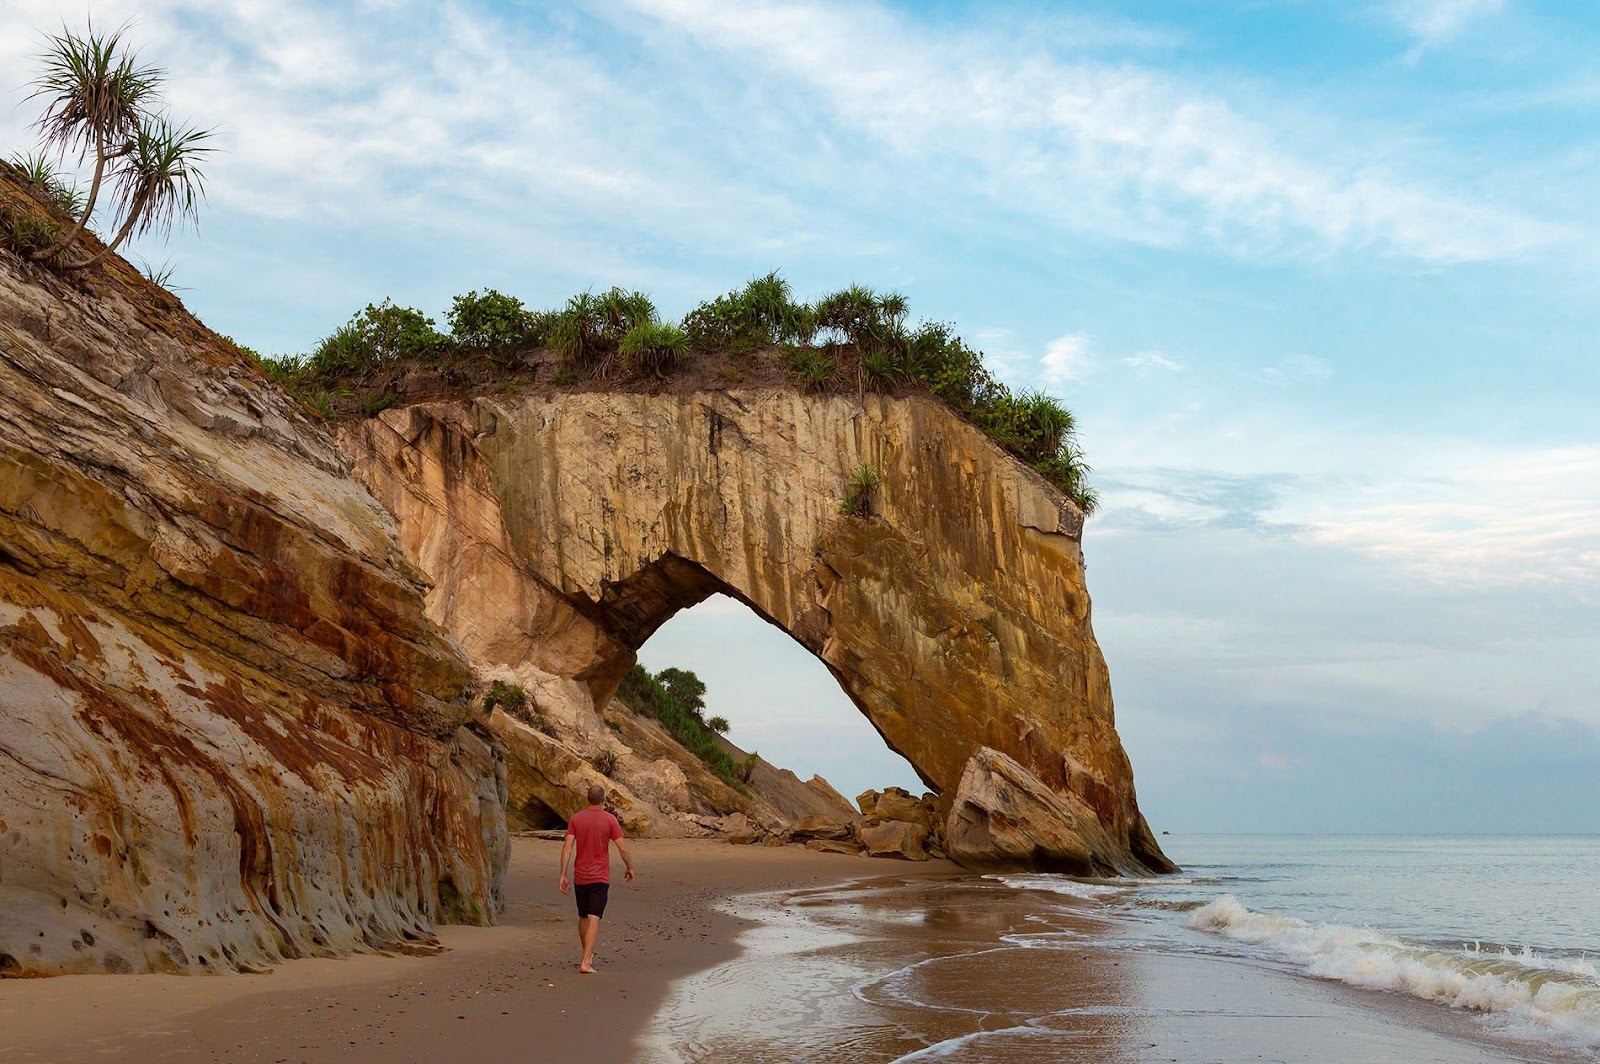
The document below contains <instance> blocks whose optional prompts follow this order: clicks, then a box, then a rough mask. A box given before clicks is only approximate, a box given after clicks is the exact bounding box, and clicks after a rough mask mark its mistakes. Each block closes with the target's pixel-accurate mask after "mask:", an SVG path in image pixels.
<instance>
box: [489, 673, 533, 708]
mask: <svg viewBox="0 0 1600 1064" xmlns="http://www.w3.org/2000/svg"><path fill="white" fill-rule="evenodd" d="M497 708H498V709H500V710H503V711H504V712H506V713H509V714H510V715H511V716H514V717H520V716H522V715H523V714H524V713H526V712H527V711H528V691H527V688H525V687H523V686H522V685H521V684H519V683H506V682H505V681H504V680H495V681H494V682H493V683H491V684H490V685H489V689H488V690H487V691H485V692H484V694H483V713H484V716H488V715H489V714H490V713H493V712H494V711H495V709H497Z"/></svg>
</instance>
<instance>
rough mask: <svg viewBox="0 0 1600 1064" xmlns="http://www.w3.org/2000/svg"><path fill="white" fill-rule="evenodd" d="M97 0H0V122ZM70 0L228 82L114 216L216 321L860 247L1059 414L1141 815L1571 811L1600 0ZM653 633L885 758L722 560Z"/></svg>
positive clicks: (1590, 660) (1513, 817) (1552, 814)
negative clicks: (925, 0)
mask: <svg viewBox="0 0 1600 1064" xmlns="http://www.w3.org/2000/svg"><path fill="white" fill-rule="evenodd" d="M89 10H90V9H87V8H83V7H81V6H78V5H74V4H70V3H68V4H61V3H40V2H34V0H0V74H3V75H4V76H3V77H0V144H4V145H7V146H16V147H25V146H26V145H27V144H28V142H29V136H28V132H27V124H28V122H29V121H30V120H31V119H32V117H33V116H34V113H35V111H34V109H33V106H32V105H30V104H28V103H27V102H26V101H25V100H24V96H25V92H24V91H23V89H22V84H23V83H24V82H25V81H26V80H27V78H28V77H29V76H30V74H31V70H32V67H31V64H30V63H29V61H28V55H29V53H30V52H31V51H33V50H34V49H35V48H36V46H37V42H38V39H39V34H40V33H41V32H42V31H44V30H46V29H51V28H54V27H56V26H58V25H59V24H60V23H61V20H62V19H63V18H65V19H66V20H67V21H68V22H69V24H72V25H81V22H82V19H83V17H84V15H85V14H86V13H87V12H88V11H89ZM92 12H93V14H94V16H95V18H96V19H97V20H98V21H100V22H101V24H103V25H112V24H116V23H120V22H121V21H123V20H125V19H129V18H132V19H134V20H135V21H134V29H133V35H134V37H135V38H136V39H137V40H138V41H139V42H141V44H142V46H143V48H144V50H145V53H146V55H147V57H148V58H150V59H152V60H155V61H158V62H160V63H162V64H163V65H165V66H166V67H167V68H168V70H169V71H170V73H171V77H172V83H171V87H170V90H171V91H170V93H169V95H170V97H171V99H172V102H173V106H174V108H175V110H176V112H177V113H178V114H179V115H180V116H182V117H184V118H187V119H191V120H193V121H196V122H199V123H202V124H207V125H215V126H218V127H220V128H222V129H223V130H225V131H226V134H225V136H224V138H223V142H224V144H225V145H226V148H227V151H226V153H225V154H223V155H221V156H219V157H218V158H217V159H216V161H215V163H214V165H213V166H212V167H211V170H210V196H209V203H208V206H207V208H206V210H205V213H204V217H203V221H202V226H201V229H200V231H199V232H198V233H196V232H185V233H181V234H179V235H178V236H176V237H175V238H174V239H173V240H172V241H171V242H170V243H169V244H167V245H165V246H160V245H157V246H148V247H143V248H139V249H138V253H139V254H140V255H143V256H144V257H146V258H148V259H150V260H152V261H153V262H156V263H161V262H163V261H167V260H169V259H170V261H171V262H172V263H174V264H175V266H176V282H177V283H178V284H180V285H185V286H187V288H188V290H187V291H186V292H184V293H183V295H184V297H185V300H186V301H187V302H188V304H189V305H190V306H191V307H192V308H193V309H194V310H195V311H197V312H198V313H199V314H200V315H201V316H202V317H203V318H204V319H205V320H206V321H207V322H208V323H209V324H210V325H212V326H213V327H214V328H216V329H218V330H219V331H221V332H224V333H228V334H231V335H233V336H235V337H236V338H238V339H240V340H241V341H243V342H246V343H250V344H252V345H253V346H256V347H258V348H261V349H263V350H266V351H270V352H287V351H300V350H304V349H306V348H308V347H309V346H310V345H311V344H313V343H314V342H315V340H316V339H317V338H318V337H319V336H321V335H323V334H325V333H327V332H328V331H330V330H331V329H332V328H333V327H334V326H336V325H337V324H339V323H340V322H342V321H343V320H344V319H345V318H347V317H348V316H349V315H350V313H352V312H353V311H354V310H356V309H359V308H360V307H361V306H362V305H364V304H365V303H367V302H369V301H376V300H378V299H381V298H383V297H384V296H392V297H393V298H395V299H396V300H397V301H399V302H403V303H409V304H413V305H417V306H420V307H423V308H425V309H427V310H429V311H430V312H433V313H441V312H442V311H443V309H444V308H445V307H446V306H447V305H448V303H449V299H450V297H451V296H452V295H453V294H455V293H458V292H463V291H466V290H468V289H471V288H482V287H484V286H493V287H497V288H500V289H502V290H504V291H508V292H513V293H515V294H517V295H519V296H522V297H523V298H524V299H525V300H526V301H528V302H529V303H532V304H537V305H553V304H556V303H558V302H560V301H561V300H563V299H564V298H565V297H566V296H567V295H569V294H571V293H573V292H575V291H580V290H583V289H585V288H590V287H599V286H609V285H611V284H624V285H628V286H632V287H639V288H643V289H645V290H647V291H649V292H651V293H652V294H653V295H654V296H655V298H656V301H657V303H658V304H659V305H660V306H661V307H662V309H663V310H664V311H665V312H667V313H669V314H679V313H682V312H683V311H684V310H687V309H688V308H689V307H690V306H692V305H693V304H694V303H695V302H697V301H698V300H699V299H701V298H704V297H706V296H708V295H710V294H714V293H716V292H719V291H722V290H724V289H726V288H729V287H733V286H734V285H736V284H738V283H740V282H741V281H743V280H744V279H746V278H748V277H750V276H752V275H754V274H757V273H761V272H765V271H766V270H768V269H772V268H774V267H776V268H779V269H781V270H783V272H784V273H785V275H786V276H787V277H788V278H789V279H790V280H791V282H792V283H793V284H794V287H795V288H796V290H797V291H798V292H799V293H801V294H802V295H810V294H816V293H820V292H822V291H824V290H828V289H831V288H835V287H838V286H840V285H843V284H846V283H849V282H851V281H861V282H864V283H868V284H872V285H874V286H877V287H883V288H894V289H898V290H900V291H902V292H904V293H905V294H906V295H907V296H908V297H909V298H910V300H911V303H912V306H913V308H914V312H916V313H920V314H922V315H926V316H928V317H931V318H937V319H944V320H950V321H953V322H954V323H956V324H957V326H958V327H959V329H960V330H961V331H962V332H963V333H964V334H965V335H966V336H967V337H968V338H969V339H972V340H973V341H975V342H976V343H978V344H979V345H980V346H981V347H983V349H984V350H985V351H986V352H987V353H988V354H989V356H990V359H991V361H992V363H993V364H994V366H995V367H996V369H997V370H998V371H999V372H1000V373H1001V375H1002V376H1003V377H1004V378H1005V379H1006V380H1008V381H1009V382H1011V383H1013V384H1015V385H1019V386H1035V385H1037V386H1044V387H1047V388H1048V389H1050V390H1051V391H1053V392H1054V393H1056V394H1058V395H1060V396H1061V397H1063V398H1064V399H1065V400H1066V401H1067V402H1068V404H1069V405H1070V406H1071V407H1072V408H1073V409H1074V410H1075V411H1076V412H1077V414H1078V416H1079V419H1080V422H1081V425H1082V434H1083V441H1084V444H1085V447H1086V449H1087V452H1088V455H1089V458H1090V461H1091V462H1092V463H1093V464H1094V466H1095V469H1096V476H1095V479H1096V483H1097V484H1098V485H1099V487H1100V489H1101V491H1102V493H1103V496H1104V502H1105V506H1104V512H1103V513H1102V514H1101V515H1099V516H1097V517H1095V518H1094V519H1093V520H1092V521H1091V522H1090V524H1089V527H1088V530H1087V532H1086V534H1085V541H1084V542H1085V550H1086V553H1087V556H1088V559H1089V581H1090V589H1091V591H1092V593H1093V594H1094V597H1095V624H1096V629H1097V631H1098V633H1099V635H1100V639H1101V643H1102V645H1103V647H1104V649H1105V652H1106V655H1107V658H1108V660H1109V662H1110V665H1111V670H1112V682H1113V688H1114V690H1115V692H1116V695H1117V705H1118V722H1119V729H1120V731H1121V733H1122V735H1123V737H1124V740H1125V742H1126V744H1127V746H1128V748H1129V751H1130V753H1131V755H1132V756H1133V759H1134V765H1135V769H1136V773H1137V779H1138V784H1139V789H1140V795H1141V799H1142V802H1143V805H1144V807H1145V809H1146V811H1147V813H1148V814H1149V816H1150V818H1151V820H1152V823H1153V824H1154V825H1155V826H1156V827H1157V829H1158V830H1159V829H1163V828H1167V829H1171V830H1174V831H1188V830H1305V831H1326V830H1334V831H1384V830H1397V831H1398V830H1406V831H1421V830H1437V831H1474V830H1530V831H1535V830H1537V831H1543V830H1563V831H1583V830H1587V831H1600V813H1597V812H1596V810H1600V771H1596V767H1597V765H1600V696H1597V695H1596V693H1595V689H1596V675H1597V671H1600V670H1597V667H1596V665H1595V663H1596V662H1597V661H1600V620H1597V618H1600V610H1597V606H1600V440H1597V433H1596V424H1597V418H1596V413H1595V407H1596V399H1597V398H1600V368H1597V367H1600V360H1597V359H1596V358H1595V357H1594V355H1595V353H1594V342H1595V339H1594V338H1595V337H1596V335H1597V333H1600V330H1597V326H1600V320H1597V319H1600V303H1597V300H1596V298H1595V296H1596V289H1597V282H1600V253H1597V250H1596V249H1597V246H1600V245H1597V242H1596V236H1597V235H1600V233H1597V230H1600V222H1597V210H1596V208H1597V207H1600V185H1597V183H1596V181H1595V180H1594V172H1595V169H1596V163H1597V161H1600V158H1597V156H1600V74H1597V73H1596V72H1595V67H1594V64H1593V59H1592V57H1593V56H1594V55H1595V54H1596V51H1597V45H1600V12H1595V11H1593V10H1591V8H1590V7H1589V6H1588V5H1579V4H1557V3H1542V4H1540V3H1529V2H1523V0H1397V2H1382V0H1374V2H1370V3H1363V2H1360V0H1355V2H1349V3H1313V2H1281V3H1273V2H1266V0H1258V2H1243V0H1241V2H1236V3H1228V2H1225V0H1224V2H1218V3H1204V4H1201V3H1193V2H1171V3H1142V4H1111V3H1101V4H1080V5H1069V4H1048V3H1033V4H1014V5H998V4H994V5H975V4H974V5H969V4H958V3H941V4H910V3H905V4H870V3H868V4H851V5H843V4H829V3H819V4H807V5H800V4H785V3H766V2H746V3H737V4H736V3H718V2H711V0H619V2H616V3H608V4H593V5H590V4H572V5H556V4H548V5H546V4H534V3H521V4H504V3H501V4H494V3H488V2H460V3H452V4H413V3H407V2H404V0H368V2H365V3H359V2H358V3H348V4H312V3H307V2H304V0H270V2H269V0H241V2H238V3H233V4H229V5H220V4H194V3H178V2H164V0H157V2H147V3H139V4H135V3H126V2H121V0H117V2H105V3H99V4H96V5H94V6H93V8H92ZM729 640H738V641H739V642H740V644H742V646H743V647H747V648H748V652H742V653H741V654H740V655H739V661H738V662H729V661H727V660H726V654H725V651H724V650H723V648H725V647H726V646H727V645H729V643H728V641H729ZM644 658H645V660H646V661H647V663H650V664H652V665H655V666H656V667H660V666H662V665H665V664H671V663H676V664H687V665H690V666H691V667H695V668H697V669H698V670H699V671H701V672H702V673H703V674H705V675H706V676H707V678H708V679H709V680H710V682H711V696H712V701H713V708H714V709H718V710H720V711H721V712H723V713H724V714H725V715H726V716H728V717H729V718H730V719H732V720H733V721H734V723H735V728H734V733H733V734H734V738H735V739H736V740H739V741H742V742H744V743H746V744H747V745H754V746H757V747H759V748H760V749H762V751H763V752H764V753H771V754H774V755H777V754H779V753H780V752H781V753H782V754H783V756H782V757H779V758H778V759H779V760H787V761H788V762H789V763H790V764H791V765H792V766H793V767H795V768H796V769H798V770H800V771H802V772H803V773H804V772H811V771H820V772H822V773H823V774H824V775H827V776H829V777H830V778H832V779H833V780H834V781H835V782H836V783H838V784H839V786H840V787H841V789H843V790H846V791H848V792H850V793H854V792H855V791H856V790H858V789H861V788H864V787H866V786H868V785H872V784H882V783H887V782H894V781H901V782H906V783H911V782H912V780H911V778H910V774H909V773H908V771H907V770H906V769H905V767H904V765H903V763H897V762H896V760H895V759H894V758H892V756H890V755H887V754H886V753H885V752H883V751H882V748H881V743H879V741H878V740H877V738H876V736H874V735H873V734H872V732H871V730H870V728H869V727H868V726H867V725H866V724H865V723H864V722H863V721H861V720H860V718H859V717H858V716H857V715H855V714H854V711H853V710H851V709H850V707H849V706H848V705H847V704H845V703H844V702H843V699H842V696H840V695H839V694H838V693H837V691H836V689H835V688H834V687H833V685H832V682H831V680H830V679H829V678H828V676H827V675H826V673H825V671H824V670H822V668H821V666H820V665H818V664H817V663H815V662H813V661H811V660H809V659H807V658H805V656H804V655H803V654H801V653H797V652H796V651H795V649H794V648H793V647H792V646H790V645H787V644H786V643H785V641H784V640H783V638H782V637H781V635H780V634H779V633H776V632H775V631H773V630H771V629H768V628H766V627H765V626H763V625H761V624H760V622H759V621H756V620H755V619H754V618H750V617H747V616H741V615H740V611H739V610H737V609H730V608H729V607H727V606H725V605H719V604H717V603H710V604H707V605H706V606H702V607H700V608H699V609H697V610H695V611H692V612H691V613H688V614H685V615H683V616H682V617H680V618H679V619H676V620H675V621H674V622H672V623H671V624H670V625H669V626H668V627H667V628H665V629H663V631H662V632H661V633H660V634H659V635H658V636H657V638H656V639H655V640H654V641H652V643H651V644H650V645H649V646H647V647H646V648H645V652H644ZM752 663H754V665H752ZM841 737H842V738H843V741H841Z"/></svg>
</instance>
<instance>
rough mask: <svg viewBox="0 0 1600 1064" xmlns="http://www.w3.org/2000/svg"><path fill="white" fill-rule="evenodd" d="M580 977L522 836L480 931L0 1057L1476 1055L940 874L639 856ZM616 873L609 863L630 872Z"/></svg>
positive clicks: (30, 1025) (16, 995)
mask: <svg viewBox="0 0 1600 1064" xmlns="http://www.w3.org/2000/svg"><path fill="white" fill-rule="evenodd" d="M631 845H632V846H633V848H634V852H635V859H636V863H637V865H638V867H639V870H640V878H639V880H638V882H637V883H635V884H631V885H624V884H621V883H620V882H619V883H618V884H617V885H615V886H614V887H613V889H612V900H611V907H610V909H609V910H608V912H607V919H606V922H605V926H604V929H603V931H602V937H601V944H600V949H599V951H598V952H597V954H596V964H597V966H598V967H599V968H600V972H599V974H597V975H594V976H582V975H579V974H578V973H577V971H576V960H577V942H576V933H575V914H574V910H573V906H572V901H571V899H570V897H563V896H562V895H560V894H559V893H558V892H557V890H556V887H555V882H554V880H555V870H556V861H557V856H558V854H559V852H560V844H559V843H557V842H552V841H545V840H535V839H517V840H515V842H514V844H513V850H512V867H511V874H510V879H509V884H508V887H509V890H508V893H509V897H510V904H509V907H508V911H507V913H506V915H505V918H504V922H503V923H502V924H501V925H500V926H498V927H493V928H464V927H451V928H443V929H442V930H441V935H440V938H441V940H442V941H443V942H444V944H445V945H446V946H447V947H448V948H449V952H447V953H444V954H441V955H438V956H432V957H372V956H363V957H354V958H350V959H347V960H337V961H329V960H320V961H319V960H312V961H295V962H291V963H288V964H285V965H282V966H280V967H279V968H277V969H275V970H274V971H273V972H272V973H271V974H267V975H259V976H194V977H177V976H69V977H64V978H58V979H47V980H4V981H0V1060H4V1061H6V1062H7V1064H24V1062H42V1061H50V1062H60V1064H78V1062H86V1061H112V1062H116V1061H224V1062H235V1061H238V1062H242V1061H274V1062H300V1061H310V1062H320V1061H330V1062H331V1061H340V1062H369V1061H371V1062H390V1061H394V1062H401V1061H405V1062H412V1061H416V1062H422V1061H447V1060H473V1059H484V1060H499V1059H518V1060H534V1061H542V1060H565V1059H583V1060H589V1061H597V1062H613V1061H628V1060H645V1061H723V1060H741V1061H743V1060H750V1061H791V1060H801V1059H806V1060H818V1061H863V1062H865V1061H874V1062H882V1061H891V1060H896V1059H900V1058H907V1059H912V1060H917V1059H948V1060H961V1061H985V1062H988V1061H1038V1060H1066V1061H1076V1060H1083V1061H1091V1060H1092V1061H1095V1062H1097V1064H1154V1062H1157V1061H1181V1062H1199V1061H1243V1060H1266V1061H1304V1062H1308V1064H1309V1062H1312V1061H1317V1062H1333V1064H1339V1062H1350V1064H1356V1062H1360V1064H1381V1062H1395V1064H1399V1062H1402V1061H1403V1062H1408V1064H1412V1062H1415V1064H1422V1062H1439V1064H1445V1062H1449V1064H1491V1062H1497V1064H1498V1062H1507V1061H1528V1060H1547V1059H1550V1058H1549V1057H1548V1056H1544V1055H1531V1054H1524V1053H1522V1052H1521V1051H1519V1050H1518V1049H1516V1048H1515V1047H1512V1046H1503V1045H1497V1044H1494V1042H1493V1041H1492V1040H1490V1039H1486V1038H1484V1037H1483V1036H1482V1034H1481V1032H1479V1031H1478V1030H1477V1029H1476V1028H1475V1027H1474V1026H1473V1025H1472V1019H1471V1017H1469V1016H1466V1015H1462V1014H1452V1013H1451V1012H1450V1011H1449V1010H1441V1009H1439V1008H1437V1007H1434V1006H1429V1005H1426V1004H1424V1003H1421V1002H1415V1001H1410V1000H1408V999H1403V998H1399V997H1397V996H1395V995H1386V994H1379V993H1373V992H1362V991H1355V990H1351V989H1350V988H1347V987H1342V986H1338V985H1331V984H1327V983H1323V982H1319V981H1316V980H1311V979H1307V978H1304V977H1300V976H1296V975H1292V974H1290V973H1287V972H1277V971H1271V970H1266V969H1262V968H1260V967H1257V966H1254V965H1249V964H1245V963H1240V962H1237V961H1231V960H1228V959H1226V958H1220V957H1213V956H1203V955H1183V954H1172V953H1168V952H1152V951H1147V950H1141V949H1138V948H1122V947H1119V946H1118V945H1117V942H1118V935H1117V932H1116V925H1114V924H1112V923H1109V922H1108V921H1106V920H1105V919H1104V918H1103V917H1101V916H1098V915H1096V914H1095V913H1093V912H1092V911H1091V910H1089V909H1088V908H1084V909H1083V910H1081V911H1074V910H1072V909H1071V908H1070V907H1068V908H1067V909H1065V910H1061V909H1059V907H1058V909H1057V911H1055V912H1053V913H1052V915H1051V916H1050V917H1049V918H1048V919H1047V920H1041V919H1040V918H1039V916H1038V915H1037V914H1038V913H1039V912H1040V911H1041V908H1040V901H1041V900H1040V899H1039V898H1037V897H1034V896H1032V895H1031V893H1030V892H1023V891H1009V890H1003V889H997V888H996V887H995V885H994V884H990V883H985V882H983V881H981V880H979V879H977V877H974V876H972V875H970V874H967V873H963V872H960V871H959V870H957V869H954V868H953V867H952V866H950V865H948V864H946V863H943V862H931V863H928V864H917V865H912V864H907V863H900V862H889V861H876V860H866V859H863V858H853V857H841V856H836V855H828V854H818V853H813V852H811V851H807V850H802V849H798V848H783V849H768V848H765V847H736V846H728V845H726V844H723V843H712V842H693V841H665V840H639V841H636V842H633V843H632V844H631ZM618 870H619V871H620V866H619V869H618Z"/></svg>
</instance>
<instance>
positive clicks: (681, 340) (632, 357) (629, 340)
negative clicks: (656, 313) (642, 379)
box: [618, 322, 689, 378]
mask: <svg viewBox="0 0 1600 1064" xmlns="http://www.w3.org/2000/svg"><path fill="white" fill-rule="evenodd" d="M618 352H619V353H620V354H621V356H622V364H623V366H624V367H625V368H626V369H627V370H628V371H629V372H643V371H649V372H650V373H653V374H655V375H656V377H658V378H659V377H662V376H663V375H664V374H665V372H666V371H667V370H672V369H676V368H677V367H678V366H679V365H681V364H682V363H683V361H684V359H685V358H687V357H688V354H689V341H688V338H687V337H686V336H685V335H684V332H683V330H682V329H680V328H678V327H677V326H676V325H664V324H656V323H653V322H652V323H646V324H644V325H635V326H634V327H633V328H631V329H629V330H628V332H627V333H626V334H625V335H624V336H623V337H622V342H621V344H620V345H619V346H618Z"/></svg>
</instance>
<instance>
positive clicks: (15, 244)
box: [0, 203, 61, 256]
mask: <svg viewBox="0 0 1600 1064" xmlns="http://www.w3.org/2000/svg"><path fill="white" fill-rule="evenodd" d="M0 235H3V236H4V237H5V242H6V244H8V245H9V246H10V247H11V250H13V251H15V252H17V254H19V255H23V256H32V255H35V254H37V253H39V252H41V251H44V250H45V249H47V248H51V247H54V246H55V243H56V241H58V240H60V239H61V227H60V226H59V225H57V224H56V223H55V222H54V221H52V220H51V219H49V218H47V217H43V216H41V215H39V214H38V213H36V212H35V211H32V210H27V209H25V208H22V207H18V206H13V205H12V204H10V203H0Z"/></svg>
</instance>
